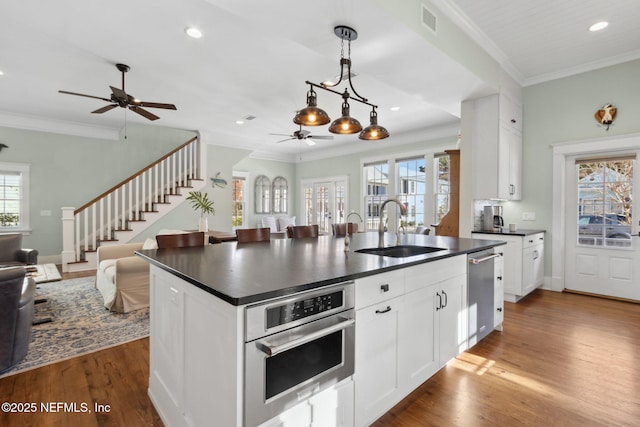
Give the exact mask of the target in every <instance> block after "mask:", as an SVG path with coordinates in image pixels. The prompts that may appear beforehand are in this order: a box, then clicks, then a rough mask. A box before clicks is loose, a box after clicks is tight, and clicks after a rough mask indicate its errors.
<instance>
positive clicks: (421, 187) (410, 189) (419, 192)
mask: <svg viewBox="0 0 640 427" xmlns="http://www.w3.org/2000/svg"><path fill="white" fill-rule="evenodd" d="M425 170H426V161H425V159H424V156H421V157H416V158H412V159H402V160H396V173H397V176H398V180H397V182H399V183H400V188H399V189H398V192H397V198H398V200H400V201H401V202H402V203H403V204H404V206H405V207H406V208H407V215H406V217H405V218H403V220H402V225H403V226H404V227H405V230H406V231H415V229H416V227H418V226H424V224H425V216H424V195H425Z"/></svg>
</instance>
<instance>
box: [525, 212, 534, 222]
mask: <svg viewBox="0 0 640 427" xmlns="http://www.w3.org/2000/svg"><path fill="white" fill-rule="evenodd" d="M522 220H523V221H535V220H536V213H535V212H522Z"/></svg>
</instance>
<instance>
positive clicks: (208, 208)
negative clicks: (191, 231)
mask: <svg viewBox="0 0 640 427" xmlns="http://www.w3.org/2000/svg"><path fill="white" fill-rule="evenodd" d="M187 200H188V201H190V202H191V207H192V208H193V209H194V210H196V211H200V223H199V226H198V231H204V232H205V233H206V232H207V231H209V222H208V220H207V215H209V214H211V215H215V213H216V210H215V209H214V208H213V200H209V194H207V193H202V192H200V191H189V195H188V196H187Z"/></svg>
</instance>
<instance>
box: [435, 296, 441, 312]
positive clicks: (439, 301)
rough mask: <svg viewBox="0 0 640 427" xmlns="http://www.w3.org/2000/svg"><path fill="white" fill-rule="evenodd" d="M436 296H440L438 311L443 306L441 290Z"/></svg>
mask: <svg viewBox="0 0 640 427" xmlns="http://www.w3.org/2000/svg"><path fill="white" fill-rule="evenodd" d="M436 296H437V297H438V306H437V307H436V311H438V310H440V309H441V308H442V295H440V292H436Z"/></svg>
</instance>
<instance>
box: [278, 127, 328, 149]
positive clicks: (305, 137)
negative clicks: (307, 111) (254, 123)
mask: <svg viewBox="0 0 640 427" xmlns="http://www.w3.org/2000/svg"><path fill="white" fill-rule="evenodd" d="M269 135H280V136H288V138H286V139H283V140H280V141H276V143H281V142H285V141H290V140H296V139H297V140H301V141H304V142H305V143H306V144H307V145H316V143H315V141H313V139H333V136H331V135H311V132H309V131H308V130H302V126H300V129H299V130H297V131H295V132H293V133H292V134H291V135H287V134H284V133H270V134H269Z"/></svg>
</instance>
